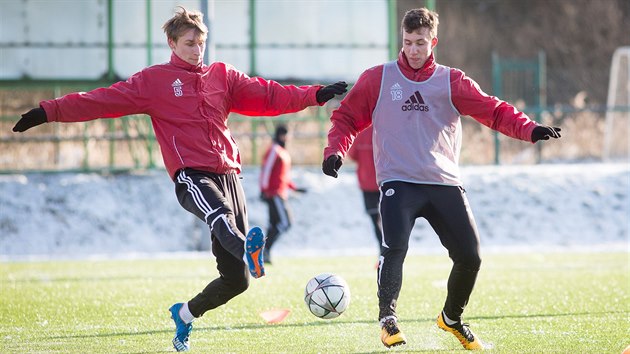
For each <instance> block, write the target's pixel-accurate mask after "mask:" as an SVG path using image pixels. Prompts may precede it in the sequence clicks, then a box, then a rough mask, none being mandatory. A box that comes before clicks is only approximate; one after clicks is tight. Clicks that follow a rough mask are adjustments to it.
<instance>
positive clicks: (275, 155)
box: [259, 125, 306, 264]
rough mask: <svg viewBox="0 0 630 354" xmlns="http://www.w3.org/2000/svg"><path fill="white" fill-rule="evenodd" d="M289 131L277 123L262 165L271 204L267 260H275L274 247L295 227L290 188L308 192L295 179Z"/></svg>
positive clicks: (265, 196) (263, 189) (262, 192)
mask: <svg viewBox="0 0 630 354" xmlns="http://www.w3.org/2000/svg"><path fill="white" fill-rule="evenodd" d="M287 134H288V129H287V127H286V126H284V125H279V126H277V127H276V131H275V133H274V138H273V143H272V144H271V146H270V147H269V149H267V151H266V152H265V154H264V156H263V160H262V166H261V169H260V179H259V182H260V196H261V198H262V199H263V200H264V201H265V202H266V203H267V206H268V207H269V228H268V229H267V241H266V242H265V248H264V252H263V260H264V262H265V263H268V264H271V247H273V245H274V243H275V242H276V241H277V240H278V238H279V237H280V235H281V234H282V233H284V232H286V231H288V230H289V228H290V227H291V223H292V215H291V209H290V208H289V205H288V198H289V189H291V190H294V191H297V192H301V193H304V192H306V189H304V188H298V187H297V186H296V185H295V183H293V181H292V180H291V155H289V152H288V151H287V149H286V143H287Z"/></svg>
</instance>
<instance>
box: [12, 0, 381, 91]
mask: <svg viewBox="0 0 630 354" xmlns="http://www.w3.org/2000/svg"><path fill="white" fill-rule="evenodd" d="M202 1H203V0H202ZM207 2H208V6H209V8H210V9H213V10H214V11H209V13H208V14H207V15H208V16H209V17H212V18H211V20H212V22H211V26H210V27H211V31H212V33H211V36H212V38H211V39H212V41H214V43H215V44H216V45H217V48H216V50H211V58H213V59H216V60H218V61H225V62H228V63H231V64H233V65H234V66H236V67H237V68H238V69H240V70H242V71H245V72H249V71H250V69H251V68H250V62H249V60H250V55H249V49H248V47H247V45H248V43H249V33H250V28H249V19H248V16H249V1H247V0H233V1H227V0H214V1H212V0H210V1H207ZM177 5H182V6H184V7H186V8H187V9H201V8H202V6H201V1H200V0H179V1H177V0H172V1H171V0H153V1H152V3H151V7H152V11H151V16H152V26H151V28H152V29H151V35H152V42H153V52H152V54H153V55H152V58H153V64H155V63H161V62H165V61H167V60H168V59H169V57H170V50H169V48H168V47H167V46H166V39H165V36H164V33H163V31H162V28H161V26H162V24H163V23H164V22H165V21H166V20H167V19H169V18H170V17H171V16H172V15H173V12H174V9H175V7H176V6H177ZM113 9H114V42H115V45H116V47H115V51H114V68H115V71H116V74H117V75H118V76H120V77H123V78H126V77H128V76H130V75H132V74H133V73H135V72H137V71H139V70H141V69H142V68H143V67H145V66H147V65H149V63H148V56H147V52H146V41H147V18H146V1H145V0H114V2H113ZM255 11H256V14H257V17H256V35H257V38H256V39H257V42H258V44H259V45H260V46H261V47H260V48H259V49H257V51H256V56H257V58H258V59H257V72H258V74H259V75H262V76H265V77H269V78H275V79H286V78H296V79H304V80H316V79H319V80H332V79H344V80H346V81H350V82H353V81H355V80H356V79H357V77H358V76H359V74H360V73H361V72H362V71H363V70H365V69H367V68H368V67H371V66H373V65H377V64H380V63H382V62H384V61H386V60H387V1H385V0H361V1H358V0H339V1H327V0H322V1H314V0H294V1H282V0H258V1H257V3H256V8H255ZM212 15H213V16H212ZM212 41H211V42H212ZM273 46H280V48H273ZM283 46H284V47H283ZM286 46H291V47H290V48H288V47H286ZM303 46H307V48H304V47H303ZM349 46H356V47H357V48H350V47H349ZM322 47H323V48H322ZM0 64H1V65H0V80H2V79H5V80H6V79H19V78H21V77H24V76H27V77H31V78H33V79H96V78H99V77H101V76H103V75H104V74H106V73H107V69H108V68H107V0H22V1H12V0H0Z"/></svg>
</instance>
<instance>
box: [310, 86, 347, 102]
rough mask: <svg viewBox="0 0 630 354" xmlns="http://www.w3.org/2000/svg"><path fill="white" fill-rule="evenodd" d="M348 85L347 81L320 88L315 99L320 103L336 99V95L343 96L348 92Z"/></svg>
mask: <svg viewBox="0 0 630 354" xmlns="http://www.w3.org/2000/svg"><path fill="white" fill-rule="evenodd" d="M347 87H348V84H346V82H345V81H337V82H335V83H334V84H332V85H328V86H324V87H322V88H320V89H319V90H318V91H317V93H316V94H315V98H316V99H317V102H318V103H324V102H328V101H329V100H330V99H331V98H333V97H335V95H341V94H342V93H344V92H346V91H347V90H348V89H347Z"/></svg>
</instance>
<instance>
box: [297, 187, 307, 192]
mask: <svg viewBox="0 0 630 354" xmlns="http://www.w3.org/2000/svg"><path fill="white" fill-rule="evenodd" d="M295 191H296V192H298V193H306V192H308V189H306V188H295Z"/></svg>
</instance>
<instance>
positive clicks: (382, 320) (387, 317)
mask: <svg viewBox="0 0 630 354" xmlns="http://www.w3.org/2000/svg"><path fill="white" fill-rule="evenodd" d="M387 320H394V322H398V321H397V319H396V316H386V317H383V318H381V320H380V321H379V322H380V324H381V327H383V326H384V325H385V322H386V321H387Z"/></svg>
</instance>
